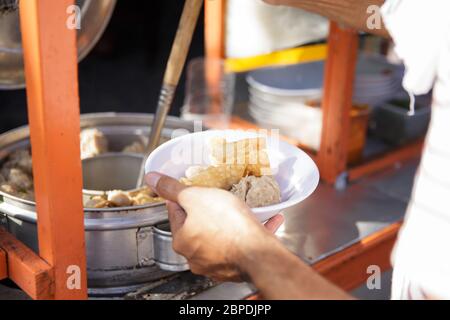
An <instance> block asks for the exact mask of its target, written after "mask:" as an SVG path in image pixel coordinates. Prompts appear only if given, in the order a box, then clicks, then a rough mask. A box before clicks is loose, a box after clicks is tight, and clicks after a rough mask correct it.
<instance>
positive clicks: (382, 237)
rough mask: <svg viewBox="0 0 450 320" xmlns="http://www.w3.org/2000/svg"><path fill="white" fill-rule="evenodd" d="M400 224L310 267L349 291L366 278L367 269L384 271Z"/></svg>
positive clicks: (388, 268) (388, 265) (389, 266)
mask: <svg viewBox="0 0 450 320" xmlns="http://www.w3.org/2000/svg"><path fill="white" fill-rule="evenodd" d="M401 225H402V224H401V223H395V224H393V225H391V226H389V227H387V228H385V229H383V230H381V231H379V232H376V233H374V234H373V235H371V236H370V237H368V238H365V239H364V240H362V241H361V242H359V243H357V244H355V245H353V246H351V247H349V248H347V249H345V250H343V251H341V252H339V253H337V254H335V255H333V256H331V257H329V258H326V259H324V260H323V261H320V262H318V263H316V264H315V265H314V266H313V268H314V269H315V270H316V271H317V272H319V273H320V274H321V275H323V276H324V277H325V278H327V279H328V280H330V281H331V282H333V283H334V284H336V285H337V286H339V287H340V288H342V289H344V290H347V291H348V290H352V289H355V288H357V287H358V286H360V285H361V284H363V283H364V282H365V281H367V279H368V277H369V274H368V273H367V268H368V267H369V266H372V265H376V266H379V267H380V269H381V271H387V270H390V269H391V268H392V266H391V260H390V257H391V253H392V249H393V247H394V244H395V241H396V239H397V235H398V232H399V230H400V228H401Z"/></svg>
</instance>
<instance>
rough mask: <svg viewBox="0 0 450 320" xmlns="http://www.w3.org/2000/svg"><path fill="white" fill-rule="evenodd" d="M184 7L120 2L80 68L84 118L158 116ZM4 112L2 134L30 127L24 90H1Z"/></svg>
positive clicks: (197, 40) (196, 52) (198, 48)
mask: <svg viewBox="0 0 450 320" xmlns="http://www.w3.org/2000/svg"><path fill="white" fill-rule="evenodd" d="M138 2H139V5H137V3H138ZM183 4H184V2H183V1H178V0H164V1H138V0H131V1H129V0H128V1H118V2H117V6H116V9H115V10H114V13H113V16H112V19H111V21H110V23H109V25H108V27H107V29H106V31H105V33H104V34H103V36H102V37H101V39H100V41H99V43H98V44H97V45H96V46H95V48H94V49H93V50H92V51H91V52H90V53H89V55H88V56H87V57H86V58H85V59H84V60H83V61H82V62H81V63H80V64H79V83H80V103H81V112H82V113H88V112H106V111H118V112H145V113H153V112H154V111H155V109H156V104H157V101H158V95H159V91H160V86H161V81H162V77H163V75H164V69H165V65H166V61H167V57H168V56H169V52H170V48H171V45H172V41H173V38H174V36H175V32H176V29H177V26H178V19H179V16H180V15H181V11H182V9H183ZM203 30H204V23H203V19H200V21H199V24H198V27H197V31H196V33H195V36H194V40H193V43H192V48H191V52H190V57H189V59H191V58H193V57H198V56H202V55H203V52H204V45H203V41H204V40H203V39H204V38H203ZM184 79H185V76H184V75H183V79H182V80H181V81H180V86H179V88H178V93H177V96H176V100H175V103H174V107H173V108H172V110H171V112H172V114H173V115H178V114H179V112H180V110H179V109H180V107H181V105H182V101H183V98H184V84H185V80H184ZM0 107H1V108H2V114H1V116H0V131H1V132H4V131H7V130H10V129H13V128H16V127H18V126H21V125H26V124H27V122H28V120H27V109H26V93H25V90H24V89H21V90H12V91H4V90H0Z"/></svg>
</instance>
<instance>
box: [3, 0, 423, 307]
mask: <svg viewBox="0 0 450 320" xmlns="http://www.w3.org/2000/svg"><path fill="white" fill-rule="evenodd" d="M72 4H73V1H72V0H58V1H57V2H55V1H51V0H40V1H34V0H22V1H21V2H20V14H21V30H22V42H23V49H24V59H25V74H26V77H25V78H26V84H27V86H26V87H27V97H28V113H29V124H30V137H31V145H32V148H33V169H34V172H35V173H34V182H35V193H36V208H35V210H36V212H37V237H38V239H39V242H38V248H36V249H37V250H32V249H31V248H29V246H27V245H25V244H24V243H23V241H19V240H18V239H17V237H16V236H13V235H12V234H11V232H9V231H7V230H6V229H4V228H1V229H0V280H1V279H5V278H9V279H11V280H12V281H13V282H14V283H16V284H17V285H18V286H19V287H20V288H21V289H22V290H23V291H25V292H26V293H27V294H28V295H29V296H30V297H31V298H33V299H87V298H88V293H90V294H91V295H92V294H95V292H96V291H95V290H94V291H92V290H91V291H89V289H88V274H89V271H88V270H87V261H86V255H87V254H89V247H87V246H86V243H87V241H91V240H90V239H91V238H92V235H91V234H89V233H85V231H86V230H85V228H86V227H87V225H86V215H85V212H84V210H83V203H82V198H83V195H82V189H83V183H82V166H81V162H80V160H79V159H80V150H79V145H80V143H79V140H80V138H79V135H80V123H83V122H87V123H92V121H93V120H92V119H89V118H88V117H87V118H86V117H85V118H81V120H80V113H79V96H78V78H77V76H78V73H77V62H78V60H77V59H78V58H77V42H76V30H75V29H70V28H66V21H67V14H66V8H67V7H69V6H70V5H72ZM225 12H226V0H215V1H206V2H205V25H206V28H205V30H206V33H205V41H206V56H207V57H209V58H220V59H226V58H227V57H225V50H224V46H225V43H226V42H225V28H226V26H225ZM300 50H302V54H301V56H302V57H303V58H302V60H303V61H311V60H316V59H320V58H324V57H326V67H325V82H324V97H323V101H322V110H323V119H322V121H323V131H322V139H321V145H320V149H319V150H318V151H317V152H311V153H310V154H311V156H312V157H313V159H314V160H315V161H316V163H317V164H318V166H319V169H320V172H321V177H322V184H321V186H320V188H319V190H318V191H317V192H316V194H315V195H314V197H313V198H311V200H308V202H305V203H303V204H301V205H300V206H298V207H295V208H293V209H290V211H292V213H295V214H289V213H288V214H287V215H286V220H287V221H286V224H285V226H284V227H283V228H282V230H280V232H279V235H280V238H281V240H282V241H283V242H284V243H285V244H286V245H287V246H288V247H289V248H290V249H291V250H292V251H293V252H294V253H296V254H297V255H298V256H299V257H300V258H302V259H304V260H305V261H306V262H308V263H309V264H311V265H312V266H313V268H315V269H316V270H317V271H318V272H320V273H321V274H322V275H324V276H325V277H326V278H328V279H330V280H331V281H332V282H334V283H336V284H337V285H339V286H340V287H342V288H343V289H345V290H351V289H354V288H356V287H357V286H359V285H360V284H362V283H364V282H365V281H366V279H367V277H368V273H367V272H368V271H367V270H368V267H369V266H372V265H376V266H379V267H380V268H381V271H384V270H389V269H390V268H391V266H390V259H389V258H390V252H391V250H392V247H393V244H394V242H395V239H396V236H397V233H398V231H399V228H400V226H401V221H402V218H403V214H404V212H405V208H406V205H407V199H406V200H405V196H404V193H406V194H407V193H408V190H407V189H408V187H409V184H408V182H410V181H409V179H411V178H410V177H411V176H412V175H413V172H414V170H415V166H416V164H417V158H418V157H419V155H420V153H421V150H422V145H423V141H422V140H419V141H414V142H412V143H409V144H407V145H405V146H402V147H399V148H394V149H392V150H389V151H387V152H385V153H383V154H380V155H377V156H376V157H373V158H370V159H364V160H363V161H360V162H359V163H358V164H356V165H350V164H349V159H348V155H349V153H348V150H349V145H350V142H349V136H350V126H351V123H350V111H351V107H352V92H353V88H352V85H353V82H354V75H355V66H356V60H357V50H358V34H357V32H356V31H354V30H351V29H347V28H344V27H341V26H339V25H338V24H336V23H334V22H331V24H330V35H329V38H328V43H327V45H326V46H321V47H320V48H319V49H318V48H317V47H314V48H300ZM90 121H91V122H90ZM97 121H100V122H103V123H105V121H106V122H107V121H108V120H105V119H100V120H99V119H97ZM112 121H113V122H114V120H112ZM127 121H130V124H131V122H133V121H132V120H130V119H128V120H127ZM136 121H138V122H139V121H143V122H142V123H141V124H143V123H145V122H146V121H148V120H145V119H144V120H135V121H134V122H133V123H132V125H136V123H135V122H136ZM169 122H170V121H169ZM172 122H173V126H183V125H186V124H181V123H176V122H177V120H176V119H173V120H172ZM108 125H111V124H110V123H108ZM232 127H233V128H236V129H238V128H239V129H242V128H256V127H255V125H254V124H252V123H249V122H248V121H246V120H243V119H242V118H240V117H239V115H236V116H235V117H233V121H232ZM188 129H189V128H188ZM294 143H295V142H294ZM61 150H63V152H61ZM399 163H404V164H405V165H404V166H403V168H402V170H399V169H398V167H396V166H398V164H399ZM393 179H397V180H399V181H405V185H406V186H405V189H402V187H401V186H399V189H396V190H393V191H392V192H391V193H390V194H389V193H386V192H382V191H380V189H381V188H382V187H381V186H383V185H385V184H386V183H388V182H389V181H392V180H393ZM398 193H400V195H399V194H398ZM406 198H407V196H406ZM330 204H333V205H334V206H333V205H330ZM158 210H159V209H158ZM306 212H313V213H312V214H309V215H305V213H306ZM158 213H159V214H161V215H162V214H163V213H161V212H159V211H158ZM152 214H153V215H154V212H152ZM94 217H96V218H98V217H97V216H95V215H93V216H92V217H91V218H94ZM88 218H89V217H88ZM106 218H111V216H110V215H108V216H107V217H106ZM160 219H161V220H157V221H156V220H155V221H152V222H151V223H152V224H154V225H157V224H159V223H160V222H161V221H162V220H163V216H161V218H160ZM90 222H91V223H94V222H92V221H90ZM97 222H98V221H97ZM363 222H365V223H363ZM358 223H362V225H358ZM94 224H95V223H94ZM0 225H1V224H0ZM90 226H91V227H92V225H90ZM146 226H148V225H146ZM141 227H142V226H140V225H139V226H138V227H136V229H137V231H136V232H137V233H135V235H137V237H138V238H137V239H138V240H137V247H136V249H135V250H137V252H138V254H141V253H142V258H143V259H144V260H141V259H138V260H139V261H138V262H137V264H136V266H138V267H139V268H141V269H131V271H130V272H128V273H129V274H128V275H127V277H130V276H131V277H133V275H136V273H139V270H142V268H145V267H148V268H151V275H152V277H150V278H146V279H145V283H146V284H145V285H142V283H140V284H141V285H140V286H138V287H135V291H134V292H133V293H131V295H130V294H128V297H132V298H143V297H144V298H145V297H147V298H151V297H152V294H159V293H153V292H154V290H155V289H156V288H160V287H163V286H164V285H166V284H167V283H172V284H173V283H177V284H178V288H179V289H178V292H177V293H176V294H172V295H170V294H169V295H167V297H168V298H180V297H181V298H194V299H195V298H199V299H200V298H206V299H208V298H209V299H235V298H239V299H252V298H257V296H255V294H256V292H255V291H254V289H253V288H252V287H251V286H249V285H248V284H228V283H227V284H217V283H212V282H210V281H208V280H207V279H201V278H199V277H194V276H192V275H190V274H188V273H183V274H176V273H175V274H174V273H165V272H162V271H161V270H159V269H158V268H157V267H156V266H154V265H153V264H152V263H151V261H150V262H149V261H146V260H145V259H146V258H147V259H150V260H151V258H152V257H148V256H146V255H145V252H147V251H146V250H153V249H149V248H146V247H145V245H144V247H139V243H140V242H139V240H142V241H144V240H145V239H146V238H147V237H152V235H153V231H152V230H153V229H152V230H148V229H145V228H141ZM99 228H101V227H99ZM91 231H92V230H91ZM93 231H100V232H105V231H111V230H105V229H103V230H100V229H93ZM102 234H104V233H102ZM118 241H120V240H118ZM144 242H145V241H144ZM101 248H103V247H101ZM141 250H143V251H141ZM36 252H38V253H36ZM92 254H93V255H95V253H92ZM139 257H141V256H139ZM147 263H149V264H148V265H146V264H147ZM106 269H108V268H106V267H105V268H103V269H102V267H99V268H98V269H97V270H96V272H97V274H99V273H100V275H99V276H98V279H100V280H101V278H102V276H103V278H108V279H111V278H114V277H116V278H117V277H118V276H117V274H114V273H111V272H109V271H111V270H106ZM102 270H103V271H102ZM91 275H92V273H91ZM120 276H124V275H123V274H121V275H120ZM118 278H120V277H118ZM127 279H128V278H127ZM133 285H134V283H133ZM119 286H122V287H123V284H122V283H121V284H120V285H119ZM116 287H117V286H116ZM91 289H92V288H91ZM104 292H105V291H103V293H104ZM106 292H107V294H118V292H115V291H114V290H113V291H106ZM121 293H122V292H121ZM197 293H199V294H197Z"/></svg>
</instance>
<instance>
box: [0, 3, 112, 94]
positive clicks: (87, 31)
mask: <svg viewBox="0 0 450 320" xmlns="http://www.w3.org/2000/svg"><path fill="white" fill-rule="evenodd" d="M116 1H117V0H77V1H76V4H77V5H78V6H79V7H80V8H81V29H80V30H78V37H77V38H78V60H79V61H81V60H82V59H83V58H84V57H86V55H87V54H88V53H89V52H90V51H91V50H92V48H93V47H94V46H95V44H96V43H97V42H98V40H99V39H100V37H101V35H102V34H103V32H104V30H105V29H106V26H107V25H108V22H109V20H110V18H111V15H112V13H113V11H114V7H115V5H116ZM24 87H25V74H24V66H23V52H22V40H21V35H20V21H19V11H18V10H16V11H14V12H10V13H7V14H3V15H0V89H21V88H24Z"/></svg>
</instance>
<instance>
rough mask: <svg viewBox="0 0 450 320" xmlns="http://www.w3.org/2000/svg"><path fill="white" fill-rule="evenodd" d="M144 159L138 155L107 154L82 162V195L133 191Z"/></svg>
mask: <svg viewBox="0 0 450 320" xmlns="http://www.w3.org/2000/svg"><path fill="white" fill-rule="evenodd" d="M143 159H144V157H143V156H142V155H139V154H125V153H107V154H103V155H100V156H97V157H93V158H88V159H84V160H83V162H82V163H83V189H84V191H83V193H84V194H90V195H93V194H96V193H104V192H105V191H111V190H127V191H128V190H133V189H134V188H135V186H136V179H137V177H138V175H139V170H140V167H141V163H142V161H143Z"/></svg>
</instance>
